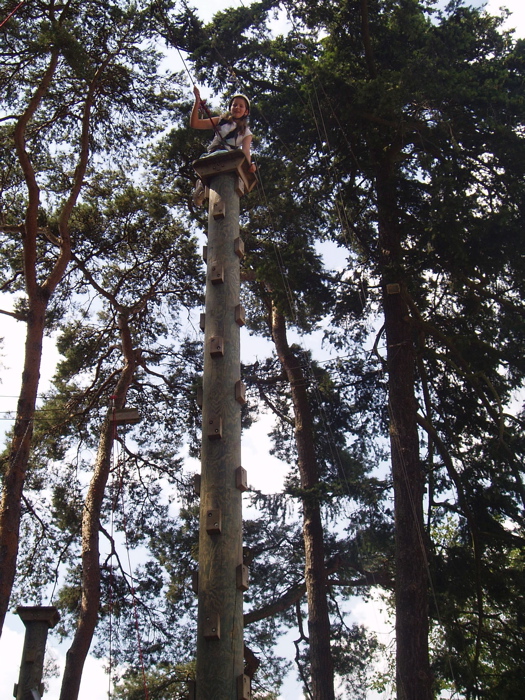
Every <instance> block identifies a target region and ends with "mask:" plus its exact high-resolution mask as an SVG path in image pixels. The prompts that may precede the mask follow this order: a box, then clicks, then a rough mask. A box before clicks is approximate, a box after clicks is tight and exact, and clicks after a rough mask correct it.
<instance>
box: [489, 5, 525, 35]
mask: <svg viewBox="0 0 525 700" xmlns="http://www.w3.org/2000/svg"><path fill="white" fill-rule="evenodd" d="M502 7H505V8H507V10H510V12H511V13H512V15H511V16H510V17H509V19H508V21H507V22H506V24H505V28H506V29H515V30H516V33H515V35H514V36H515V38H523V37H525V3H524V2H523V0H489V1H488V3H487V5H486V7H485V9H486V11H487V12H488V13H489V14H492V15H497V14H499V12H500V8H502Z"/></svg>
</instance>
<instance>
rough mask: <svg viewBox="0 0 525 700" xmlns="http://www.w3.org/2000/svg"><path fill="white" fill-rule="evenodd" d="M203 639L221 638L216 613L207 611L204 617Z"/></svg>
mask: <svg viewBox="0 0 525 700" xmlns="http://www.w3.org/2000/svg"><path fill="white" fill-rule="evenodd" d="M203 634H204V639H220V638H221V621H220V618H219V615H218V614H217V613H208V614H207V615H205V617H204V629H203Z"/></svg>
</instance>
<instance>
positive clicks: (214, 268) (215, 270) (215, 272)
mask: <svg viewBox="0 0 525 700" xmlns="http://www.w3.org/2000/svg"><path fill="white" fill-rule="evenodd" d="M210 281H211V283H212V284H222V283H223V282H224V267H223V266H222V265H220V264H219V263H217V262H213V263H212V264H211V266H210Z"/></svg>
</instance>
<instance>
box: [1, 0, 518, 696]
mask: <svg viewBox="0 0 525 700" xmlns="http://www.w3.org/2000/svg"><path fill="white" fill-rule="evenodd" d="M192 4H193V5H194V6H195V7H197V9H198V10H199V12H200V13H201V16H202V17H203V18H205V19H209V18H211V16H212V14H213V13H214V12H217V11H219V10H221V9H224V8H226V7H230V6H236V5H239V4H248V0H247V1H246V3H243V2H242V0H239V1H238V2H236V0H233V1H232V0H213V1H210V2H199V1H198V0H197V1H194V2H193V3H192ZM472 4H476V5H480V4H482V3H481V2H473V3H472ZM502 6H504V7H507V8H508V9H509V10H510V11H511V12H512V16H511V18H510V21H509V22H508V28H517V30H518V31H517V32H516V36H520V37H525V2H524V0H506V2H504V1H500V0H489V2H488V3H487V10H488V11H489V12H491V13H494V14H496V13H497V12H498V10H499V8H500V7H502ZM2 335H4V338H5V340H4V344H3V348H2V353H1V355H2V356H1V357H0V360H1V363H2V366H1V384H0V387H1V394H2V396H0V416H3V415H5V414H4V412H5V411H12V410H14V408H15V407H16V398H17V396H18V388H19V382H20V375H21V360H22V357H21V353H20V348H21V347H23V343H24V329H23V328H22V327H21V326H20V325H18V324H16V323H15V322H14V321H13V320H12V319H9V318H7V317H5V316H4V317H2ZM241 344H242V345H243V346H244V348H245V351H246V349H247V350H248V351H251V348H252V347H253V348H255V347H258V348H260V340H257V345H255V344H254V341H253V340H252V339H250V338H249V336H248V335H247V333H246V332H245V331H244V330H243V336H242V338H241ZM258 351H259V352H261V350H260V349H259V350H258ZM254 352H255V351H254ZM262 352H263V354H264V349H263V350H262ZM44 357H45V362H44V365H43V371H42V378H41V386H42V387H44V386H45V385H46V383H47V382H48V381H49V379H50V378H51V376H52V374H53V370H54V365H55V362H56V359H57V355H56V351H55V349H54V345H53V341H52V339H50V338H47V339H46V340H45V342H44ZM4 425H5V423H4ZM268 425H269V419H268V420H267V419H261V421H259V422H258V423H257V424H256V425H255V427H254V428H253V429H252V430H251V431H250V432H249V433H246V434H244V436H243V444H242V450H243V464H245V465H256V464H258V463H259V464H261V459H260V445H261V444H266V443H267V436H266V432H267V429H268ZM1 432H3V429H2V423H0V433H1ZM284 473H285V468H284V467H283V465H282V463H281V462H280V461H279V460H277V459H276V458H274V457H271V456H270V455H265V457H264V467H263V468H261V469H252V470H251V471H250V472H249V481H250V484H251V485H252V486H254V487H255V488H259V489H261V490H263V491H265V492H267V493H270V492H273V491H276V490H278V489H279V485H280V484H281V483H282V478H283V476H284ZM28 604H31V602H30V601H28ZM352 619H353V620H356V621H359V622H361V623H363V624H367V625H369V626H370V627H371V628H373V629H375V630H377V632H378V634H379V636H380V639H381V640H382V641H383V642H385V643H387V644H388V643H389V642H390V640H391V638H392V624H391V622H389V621H388V620H386V619H385V616H384V614H383V612H382V609H381V605H380V604H379V603H377V602H375V603H370V604H365V603H363V602H362V601H356V603H355V606H354V608H353V610H352ZM23 638H24V626H23V624H22V622H21V621H20V620H19V618H18V617H17V616H16V615H12V614H9V615H8V618H7V621H6V625H5V626H4V631H3V635H2V637H1V639H0V700H11V698H12V697H13V695H12V692H13V685H14V683H15V682H16V681H17V680H18V669H19V664H20V658H21V654H22V645H23ZM285 644H287V645H290V644H291V640H287V642H286V643H285ZM48 647H50V648H51V649H52V654H53V655H54V656H55V658H56V660H57V661H58V663H59V665H60V666H61V668H62V667H63V664H64V659H65V653H66V651H67V647H66V646H65V645H57V643H56V640H55V639H53V638H50V641H49V644H48ZM283 651H285V650H284V649H279V650H278V653H283ZM292 676H293V674H292ZM59 690H60V681H59V679H52V680H51V682H50V686H49V691H48V693H46V695H45V697H46V698H49V700H53V699H54V698H58V695H59ZM107 693H108V679H107V676H106V675H105V673H104V672H103V669H102V665H101V662H99V661H97V660H95V659H94V658H92V657H89V658H88V660H87V663H86V667H85V670H84V678H83V682H82V686H81V690H80V696H79V698H80V700H106V698H107V697H108V695H107ZM379 697H383V696H379V695H377V694H373V693H370V694H369V696H368V700H375V698H379ZM282 698H283V700H300V698H301V692H300V687H299V685H298V684H297V682H295V680H294V678H293V677H290V678H289V679H288V680H287V682H286V684H285V687H284V689H283V694H282ZM383 700H388V698H384V697H383Z"/></svg>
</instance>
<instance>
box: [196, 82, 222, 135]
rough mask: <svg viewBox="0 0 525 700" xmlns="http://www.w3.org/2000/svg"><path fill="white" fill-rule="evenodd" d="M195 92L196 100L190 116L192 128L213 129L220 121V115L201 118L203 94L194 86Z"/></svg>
mask: <svg viewBox="0 0 525 700" xmlns="http://www.w3.org/2000/svg"><path fill="white" fill-rule="evenodd" d="M193 94H194V95H195V102H194V104H193V109H192V110H191V116H190V126H191V128H192V129H213V128H214V127H215V126H216V125H217V124H218V122H219V117H206V118H205V119H201V118H200V117H199V107H200V105H201V102H202V100H201V94H200V92H199V88H198V87H197V86H196V85H194V86H193ZM203 104H204V103H203Z"/></svg>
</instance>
